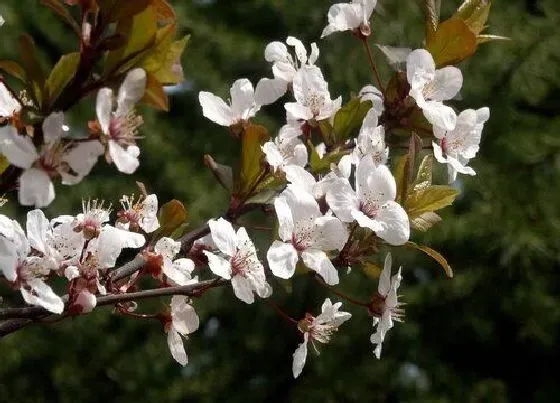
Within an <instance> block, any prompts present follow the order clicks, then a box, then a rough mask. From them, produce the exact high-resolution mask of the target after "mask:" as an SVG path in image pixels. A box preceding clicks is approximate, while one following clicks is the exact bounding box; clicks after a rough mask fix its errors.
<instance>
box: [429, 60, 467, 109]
mask: <svg viewBox="0 0 560 403" xmlns="http://www.w3.org/2000/svg"><path fill="white" fill-rule="evenodd" d="M462 86H463V74H462V73H461V70H459V69H458V68H457V67H452V66H448V67H444V68H442V69H439V70H436V74H435V77H434V81H433V83H432V85H430V87H429V92H428V93H427V94H425V96H426V98H429V99H433V100H434V101H446V100H448V99H453V98H455V95H457V93H458V92H459V91H460V90H461V87H462Z"/></svg>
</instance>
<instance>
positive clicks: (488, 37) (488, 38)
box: [476, 35, 511, 44]
mask: <svg viewBox="0 0 560 403" xmlns="http://www.w3.org/2000/svg"><path fill="white" fill-rule="evenodd" d="M491 41H511V38H508V37H507V36H500V35H477V37H476V43H478V44H481V43H486V42H491Z"/></svg>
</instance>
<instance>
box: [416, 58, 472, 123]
mask: <svg viewBox="0 0 560 403" xmlns="http://www.w3.org/2000/svg"><path fill="white" fill-rule="evenodd" d="M406 76H407V79H408V83H409V84H410V93H409V94H410V96H411V97H412V98H414V100H415V101H416V104H417V105H418V107H419V108H420V109H422V112H424V116H425V117H426V119H427V120H428V122H430V123H431V124H432V125H433V126H437V127H440V128H443V129H445V130H453V128H454V127H455V124H456V120H457V116H456V115H455V113H454V112H453V109H451V108H450V107H449V106H446V105H444V104H443V101H446V100H449V99H452V98H454V97H455V95H457V93H458V92H459V90H460V89H461V86H462V85H463V75H462V73H461V70H459V69H458V68H456V67H451V66H448V67H444V68H442V69H438V70H436V65H435V62H434V59H433V57H432V55H431V54H430V52H428V51H427V50H425V49H416V50H414V51H412V52H411V53H410V54H409V55H408V57H407V58H406Z"/></svg>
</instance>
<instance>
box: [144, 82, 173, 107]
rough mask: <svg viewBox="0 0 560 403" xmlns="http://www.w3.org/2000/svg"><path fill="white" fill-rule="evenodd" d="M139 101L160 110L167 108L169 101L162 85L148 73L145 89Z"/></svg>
mask: <svg viewBox="0 0 560 403" xmlns="http://www.w3.org/2000/svg"><path fill="white" fill-rule="evenodd" d="M141 101H142V102H144V103H145V104H148V105H150V106H153V107H154V108H156V109H159V110H161V111H168V110H169V101H168V97H167V94H166V93H165V91H164V89H163V85H161V83H160V82H159V81H158V80H157V79H156V78H155V77H154V76H153V75H152V74H150V73H148V74H146V91H145V92H144V97H142V100H141Z"/></svg>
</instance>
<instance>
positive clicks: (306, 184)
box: [284, 165, 316, 195]
mask: <svg viewBox="0 0 560 403" xmlns="http://www.w3.org/2000/svg"><path fill="white" fill-rule="evenodd" d="M284 172H285V173H286V180H287V181H288V182H290V183H292V184H293V185H295V186H298V187H299V188H301V190H303V191H304V192H307V193H309V194H311V195H312V194H313V188H314V187H315V184H316V181H315V177H314V176H313V175H312V174H311V173H310V172H308V171H306V170H305V169H304V168H303V167H301V166H298V165H288V166H286V167H284Z"/></svg>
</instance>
